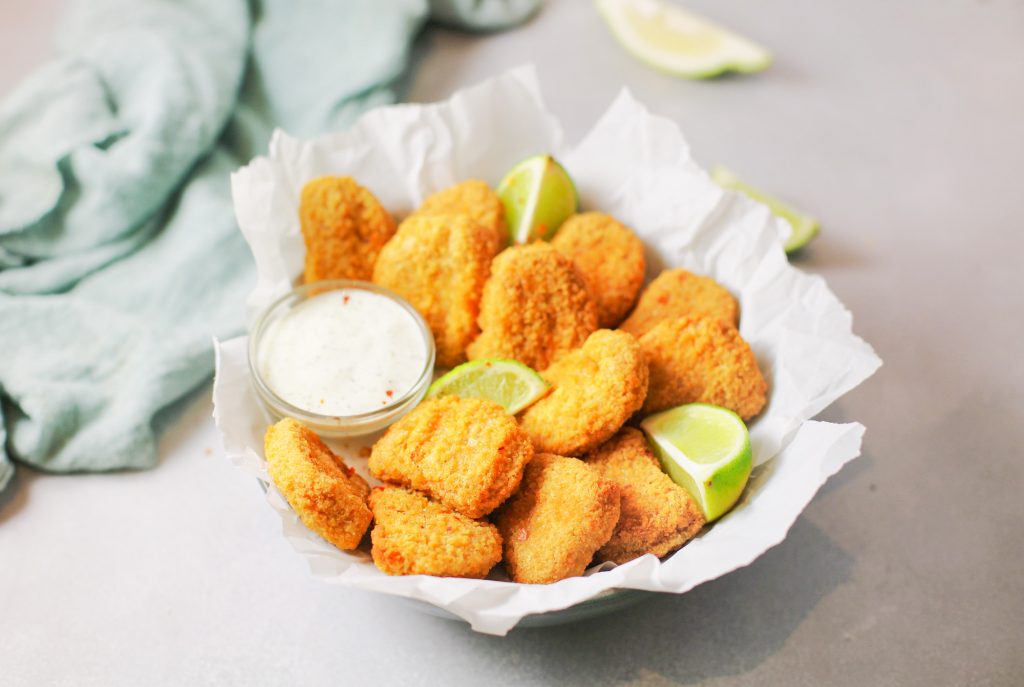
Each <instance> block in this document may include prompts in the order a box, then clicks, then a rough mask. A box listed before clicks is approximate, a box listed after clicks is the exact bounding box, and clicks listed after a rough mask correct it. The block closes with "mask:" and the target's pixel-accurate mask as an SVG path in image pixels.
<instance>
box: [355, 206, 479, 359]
mask: <svg viewBox="0 0 1024 687" xmlns="http://www.w3.org/2000/svg"><path fill="white" fill-rule="evenodd" d="M496 254H497V249H496V245H495V242H494V240H493V237H492V236H491V234H490V230H489V229H486V228H484V227H483V226H480V225H478V224H475V223H474V222H473V221H472V220H471V219H470V218H469V217H468V216H465V215H412V216H410V217H407V218H406V219H405V220H404V221H403V222H402V223H401V224H400V225H399V227H398V233H397V234H395V237H394V238H393V239H391V240H390V241H388V244H387V245H386V246H384V249H383V250H381V252H380V256H379V257H378V258H377V264H376V266H375V267H374V268H373V281H375V282H376V283H378V284H380V285H381V286H384V287H387V288H389V289H391V290H392V291H394V292H395V293H397V294H398V295H400V296H402V297H404V298H405V299H406V300H408V301H409V302H410V303H411V304H412V305H413V307H414V308H416V309H417V310H418V311H419V312H420V314H421V315H423V319H425V320H426V321H427V326H429V327H430V331H431V332H433V334H434V342H435V343H436V344H437V364H438V366H439V367H454V366H456V365H458V364H459V363H462V362H465V361H466V346H467V345H469V343H470V342H471V341H472V340H473V339H475V338H476V336H477V334H478V333H479V331H480V330H479V328H478V326H477V316H478V315H479V314H480V297H481V295H482V294H483V289H484V283H485V282H486V281H487V277H488V275H489V274H490V272H491V260H493V259H494V256H495V255H496Z"/></svg>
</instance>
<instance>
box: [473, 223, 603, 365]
mask: <svg viewBox="0 0 1024 687" xmlns="http://www.w3.org/2000/svg"><path fill="white" fill-rule="evenodd" d="M479 321H480V330H481V331H480V336H478V337H477V338H476V341H474V342H473V343H471V344H470V345H469V347H468V348H467V349H466V352H467V353H468V354H469V357H470V359H476V358H513V359H515V360H518V361H519V362H521V363H523V364H525V365H529V366H530V367H532V368H533V369H535V370H543V369H544V368H546V367H547V366H548V365H550V364H551V363H552V362H554V361H555V360H556V359H557V358H558V357H559V356H561V355H562V354H564V353H566V352H568V351H571V350H572V349H574V348H578V347H579V346H581V345H582V344H583V342H584V341H585V340H586V338H587V337H588V336H590V334H591V333H592V332H593V331H594V330H595V329H597V313H596V310H595V309H594V303H593V301H591V300H590V296H589V295H588V294H587V287H586V286H584V284H583V280H582V279H581V278H580V276H579V274H578V273H577V272H576V268H575V267H573V265H572V262H571V261H570V260H569V259H568V258H567V257H565V256H564V255H562V254H561V253H559V252H558V251H556V250H555V249H554V248H552V247H551V246H550V245H548V244H546V243H540V242H537V243H533V244H530V245H528V246H514V247H512V248H508V249H506V250H505V251H503V252H502V253H501V254H499V255H498V257H497V258H495V259H494V262H493V263H492V264H491V277H490V279H488V280H487V284H486V285H485V286H484V295H483V299H482V300H481V302H480V320H479Z"/></svg>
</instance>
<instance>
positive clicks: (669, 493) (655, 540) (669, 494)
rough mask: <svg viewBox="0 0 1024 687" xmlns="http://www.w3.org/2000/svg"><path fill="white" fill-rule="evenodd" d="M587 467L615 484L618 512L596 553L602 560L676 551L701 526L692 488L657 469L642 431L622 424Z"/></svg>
mask: <svg viewBox="0 0 1024 687" xmlns="http://www.w3.org/2000/svg"><path fill="white" fill-rule="evenodd" d="M586 462H587V465H589V466H590V467H592V468H594V469H595V470H597V472H598V474H599V475H601V477H603V478H604V479H606V480H610V481H612V482H614V483H615V484H617V485H618V486H619V491H620V493H621V494H622V509H621V510H622V513H621V515H620V516H619V523H618V524H617V525H616V526H615V532H614V533H613V534H612V538H611V539H609V540H608V542H607V543H606V544H605V545H604V546H602V547H601V549H600V550H599V551H598V552H597V557H598V558H599V559H601V560H603V561H614V562H615V563H625V562H627V561H631V560H633V559H634V558H637V557H639V556H643V555H644V554H645V553H653V554H654V555H655V556H657V557H658V558H661V557H662V556H664V555H666V554H667V553H669V552H671V551H675V550H676V549H678V548H679V547H680V546H682V545H683V544H685V543H686V542H688V541H689V540H690V539H692V538H693V537H694V536H696V534H697V533H698V532H700V530H701V528H702V527H704V514H703V513H702V512H701V510H700V506H698V505H697V502H696V501H694V499H693V497H692V496H690V492H688V491H686V489H684V488H683V487H681V486H679V485H678V484H676V483H675V482H673V481H672V478H670V477H669V476H668V475H666V474H665V473H664V472H662V470H661V465H660V464H659V463H658V459H657V458H656V457H655V456H654V453H653V452H652V451H651V447H650V446H648V445H647V440H646V439H644V435H643V432H641V431H640V430H638V429H633V428H632V427H624V428H623V429H622V431H621V432H619V433H618V434H616V435H615V436H614V437H612V439H611V440H610V441H608V442H607V443H605V444H604V445H603V446H601V447H600V448H599V449H597V450H596V451H594V452H593V453H591V454H590V455H588V456H587V457H586Z"/></svg>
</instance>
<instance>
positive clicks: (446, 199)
mask: <svg viewBox="0 0 1024 687" xmlns="http://www.w3.org/2000/svg"><path fill="white" fill-rule="evenodd" d="M459 214H465V215H468V216H469V218H470V219H471V220H472V221H473V222H475V223H476V224H479V225H480V226H482V227H484V228H485V229H486V230H487V231H488V232H489V234H490V236H491V237H492V238H493V240H494V254H495V255H497V254H498V253H499V252H500V251H501V249H502V248H504V247H505V246H506V245H508V226H507V225H506V224H505V205H504V204H503V203H502V202H501V198H500V197H499V196H498V194H497V193H496V192H495V191H494V189H492V188H491V187H490V186H488V185H487V182H485V181H480V180H479V179H468V180H466V181H463V182H460V183H458V184H455V185H454V186H449V187H448V188H446V189H444V190H443V191H438V192H437V193H435V194H433V195H432V196H429V197H428V198H427V199H426V200H424V201H423V205H421V206H420V207H419V209H418V210H416V212H414V213H413V215H459Z"/></svg>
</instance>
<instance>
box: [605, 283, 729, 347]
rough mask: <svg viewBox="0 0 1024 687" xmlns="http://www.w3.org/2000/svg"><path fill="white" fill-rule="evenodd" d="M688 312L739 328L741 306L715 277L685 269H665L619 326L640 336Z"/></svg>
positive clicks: (648, 286)
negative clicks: (719, 320) (710, 317)
mask: <svg viewBox="0 0 1024 687" xmlns="http://www.w3.org/2000/svg"><path fill="white" fill-rule="evenodd" d="M688 315H707V316H713V317H717V318H719V319H721V320H723V321H725V322H728V323H729V324H731V325H732V326H734V327H738V326H739V323H740V306H739V304H738V303H737V302H736V299H735V298H733V296H732V294H731V293H729V292H728V291H726V290H725V288H724V287H723V286H721V285H720V284H719V283H718V282H716V281H715V280H714V279H712V278H711V277H705V276H702V275H699V274H694V273H692V272H687V271H686V270H684V269H672V270H665V271H664V272H662V273H661V274H659V275H658V276H657V277H655V279H654V281H652V282H651V283H650V284H648V285H647V288H646V289H644V292H643V293H642V294H640V301H639V302H638V303H637V304H636V308H635V309H634V310H633V312H632V313H630V315H629V317H627V318H626V321H625V322H623V323H622V324H621V325H619V329H621V330H623V331H626V332H629V333H630V334H632V335H633V336H635V337H637V338H639V337H641V336H643V335H644V334H646V333H647V332H649V331H651V330H652V329H654V327H655V326H656V325H657V324H659V323H661V322H663V321H665V320H670V319H674V318H676V317H686V316H688Z"/></svg>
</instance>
